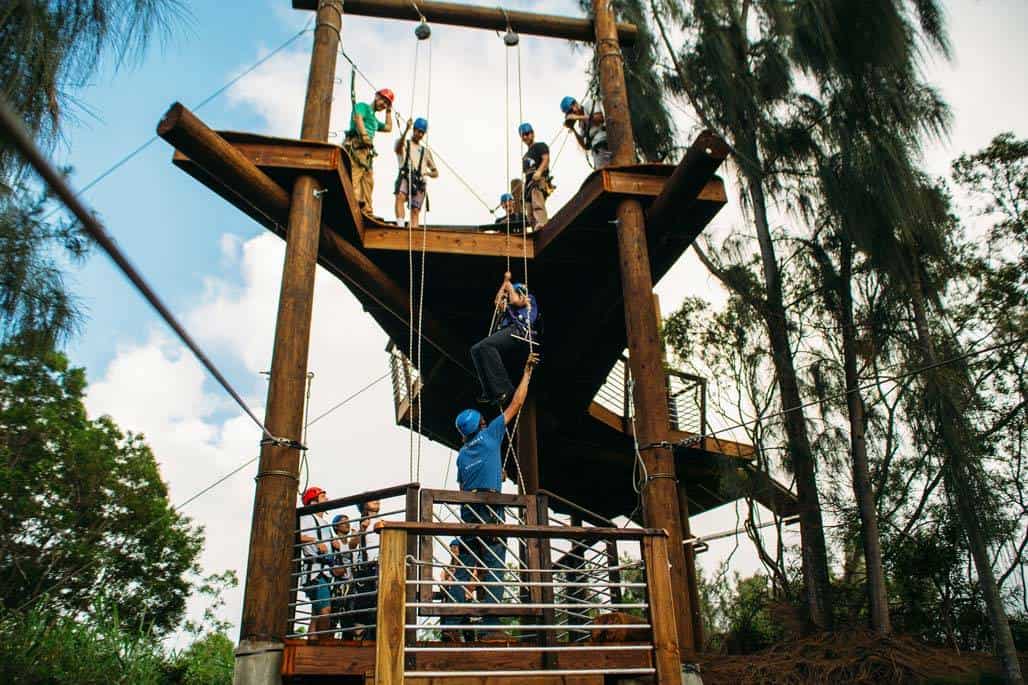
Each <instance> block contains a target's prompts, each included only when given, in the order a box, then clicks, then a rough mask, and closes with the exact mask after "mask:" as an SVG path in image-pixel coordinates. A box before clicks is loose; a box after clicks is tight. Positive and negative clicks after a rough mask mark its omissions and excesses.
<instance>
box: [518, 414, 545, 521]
mask: <svg viewBox="0 0 1028 685" xmlns="http://www.w3.org/2000/svg"><path fill="white" fill-rule="evenodd" d="M537 420H538V414H537V412H536V406H535V397H533V396H532V395H529V396H528V399H526V400H525V404H524V406H523V407H522V408H521V418H520V419H519V420H518V436H517V441H518V460H519V461H520V462H521V477H522V478H524V481H525V482H524V483H519V484H518V485H520V486H521V489H522V491H523V492H524V494H526V495H534V494H535V493H536V492H537V491H538V490H539V443H538V438H537V433H536V421H537ZM543 525H546V523H545V521H544V522H543Z"/></svg>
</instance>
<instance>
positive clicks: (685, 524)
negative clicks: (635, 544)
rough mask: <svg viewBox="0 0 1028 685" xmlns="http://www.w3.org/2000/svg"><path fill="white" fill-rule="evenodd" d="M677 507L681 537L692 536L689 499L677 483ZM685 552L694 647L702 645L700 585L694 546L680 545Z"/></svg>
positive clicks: (687, 590)
mask: <svg viewBox="0 0 1028 685" xmlns="http://www.w3.org/2000/svg"><path fill="white" fill-rule="evenodd" d="M678 508H679V511H681V514H682V536H683V539H686V540H687V539H689V538H691V537H692V531H691V529H690V527H689V499H688V498H687V497H686V494H685V486H684V485H682V484H681V483H679V484H678ZM682 552H683V553H684V554H685V585H686V587H685V591H686V592H688V593H689V609H690V612H689V618H690V619H691V620H692V635H693V644H694V645H695V646H696V649H697V650H698V649H700V648H701V647H702V646H703V615H702V614H701V613H700V587H699V583H698V582H697V579H696V547H695V545H682Z"/></svg>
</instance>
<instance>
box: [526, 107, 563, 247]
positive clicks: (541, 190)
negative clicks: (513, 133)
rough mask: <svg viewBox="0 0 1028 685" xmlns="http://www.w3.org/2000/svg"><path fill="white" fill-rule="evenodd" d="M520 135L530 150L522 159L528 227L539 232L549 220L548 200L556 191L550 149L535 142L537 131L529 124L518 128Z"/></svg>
mask: <svg viewBox="0 0 1028 685" xmlns="http://www.w3.org/2000/svg"><path fill="white" fill-rule="evenodd" d="M518 135H520V136H521V142H522V143H524V144H525V145H526V147H527V148H528V149H527V150H525V156H524V157H522V158H521V171H522V174H523V175H524V177H525V197H526V198H527V199H528V207H527V208H526V209H527V211H526V212H525V214H526V215H527V217H528V225H529V226H531V227H532V228H533V229H535V230H539V229H540V228H542V227H543V225H544V224H545V223H546V221H547V219H548V218H549V217H548V216H547V214H546V198H547V197H549V196H550V193H552V192H553V190H554V188H553V179H552V178H551V177H550V147H549V146H548V145H547V144H546V143H543V142H538V143H537V142H535V129H533V128H532V124H529V123H527V122H525V123H523V124H521V125H520V126H518Z"/></svg>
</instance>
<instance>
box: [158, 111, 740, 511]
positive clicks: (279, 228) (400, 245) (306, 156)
mask: <svg viewBox="0 0 1028 685" xmlns="http://www.w3.org/2000/svg"><path fill="white" fill-rule="evenodd" d="M162 135H165V134H163V133H162ZM217 135H220V136H221V138H223V139H224V140H225V141H227V142H228V143H230V144H231V146H232V147H233V148H235V150H237V151H238V152H239V153H241V154H242V156H243V157H245V160H247V161H248V162H249V163H250V164H252V165H254V166H256V168H257V169H259V171H257V169H253V167H250V169H251V171H250V172H248V173H250V174H251V175H252V174H254V173H256V174H258V175H259V174H260V172H263V173H264V174H266V175H267V177H270V179H271V180H272V181H273V182H274V183H275V184H277V185H279V186H280V187H281V188H282V189H284V190H285V191H286V192H288V191H290V189H291V188H292V184H293V182H294V180H295V179H296V177H297V176H298V175H300V174H312V175H314V176H315V177H316V178H317V180H318V181H319V183H321V184H322V185H323V187H324V188H325V191H326V192H325V194H324V195H323V196H322V200H323V202H324V203H325V204H324V210H323V228H322V245H321V249H320V252H319V263H320V264H321V265H322V266H323V267H325V268H326V269H327V270H328V271H329V272H330V273H332V274H333V275H335V276H337V277H338V278H340V280H342V281H343V283H345V284H346V286H347V287H348V288H349V289H350V290H351V292H353V294H354V296H355V297H357V299H358V300H359V301H360V302H361V303H362V305H363V307H364V309H365V310H366V311H367V312H368V313H370V314H371V315H372V316H373V317H374V318H375V320H376V321H377V322H378V323H379V325H380V326H381V327H382V328H383V330H384V331H385V332H386V333H387V334H388V335H389V336H390V337H391V338H392V339H393V340H394V341H399V344H400V345H401V347H405V346H406V341H407V338H408V325H409V311H408V308H409V303H408V268H409V266H408V247H409V244H410V242H413V244H414V245H415V246H416V248H420V244H421V243H420V240H421V239H422V237H424V239H425V240H426V250H427V257H426V267H425V292H424V303H425V309H424V312H423V315H422V318H423V326H422V334H423V337H424V341H425V344H424V345H423V347H422V354H423V358H422V360H421V375H422V378H421V382H422V385H423V396H422V406H423V416H422V417H421V425H422V431H423V433H424V434H425V435H427V436H428V437H430V438H432V439H434V440H436V441H438V442H441V443H443V444H446V445H449V446H451V447H457V446H458V445H457V438H458V436H457V434H456V431H455V430H454V429H453V417H454V416H455V415H456V414H457V413H458V412H459V411H460V410H461V409H462V408H465V407H474V406H477V404H476V399H477V397H478V395H479V394H480V388H479V385H478V381H477V379H476V378H475V374H474V372H473V368H472V363H471V359H470V355H469V350H470V348H471V346H472V344H474V343H475V342H476V341H477V340H479V339H480V338H482V337H483V336H484V335H485V334H486V332H487V330H488V327H489V322H490V318H491V316H492V298H493V295H494V294H495V291H496V288H497V287H498V285H499V283H500V280H501V279H502V275H503V272H504V270H505V269H506V265H507V255H508V254H509V255H511V257H512V259H511V266H512V269H513V271H514V278H515V279H516V280H519V281H527V282H528V283H529V285H530V287H531V289H532V291H533V292H534V293H535V294H536V296H537V298H538V300H539V305H540V310H541V312H542V314H543V317H544V320H545V346H544V348H543V364H542V366H541V367H540V368H539V370H538V372H537V373H536V376H535V378H534V379H533V384H532V389H533V395H534V397H535V398H536V402H537V408H538V444H539V454H540V478H541V485H542V487H545V488H547V489H549V490H553V491H556V492H560V493H562V494H565V495H566V496H567V497H569V498H571V499H574V500H575V501H577V502H579V503H581V504H582V505H583V506H586V507H588V508H590V509H593V510H594V511H597V512H599V513H601V514H604V515H608V516H614V515H618V514H625V513H627V512H629V511H631V510H632V509H634V508H635V506H636V502H635V501H634V499H633V498H632V495H631V489H630V488H628V487H626V484H627V483H629V482H630V480H631V466H632V463H633V456H632V450H631V443H630V441H627V440H626V436H625V433H624V431H623V430H618V431H613V430H611V428H610V426H609V425H606V423H605V421H604V420H603V418H602V417H598V416H596V412H595V411H593V410H592V407H591V405H592V398H593V396H594V395H595V393H596V391H597V389H598V388H599V387H600V385H602V383H603V382H604V380H605V378H606V376H607V374H608V372H609V371H610V369H611V367H612V366H613V365H614V364H615V363H616V362H617V361H618V359H619V358H620V355H621V354H622V351H623V350H624V348H625V344H626V336H625V328H624V316H623V312H622V309H623V308H622V302H621V299H622V298H621V283H620V268H619V263H618V250H617V230H616V226H615V222H614V221H613V219H614V216H615V208H616V206H617V203H618V202H619V201H620V200H621V199H623V198H626V197H633V198H636V199H639V200H640V201H641V202H642V204H643V206H644V208H645V209H646V211H647V212H648V217H647V224H648V229H647V237H648V242H649V248H650V250H649V252H650V261H651V264H650V268H651V271H652V274H653V278H654V281H655V282H656V281H659V279H660V278H662V277H663V276H664V275H665V274H666V273H667V272H668V270H669V269H670V268H671V267H672V265H673V264H674V263H675V262H676V261H677V260H678V259H679V258H680V257H681V255H682V253H683V252H684V251H685V250H686V249H687V248H688V247H689V245H690V244H691V243H692V241H693V240H694V239H695V238H696V236H697V235H699V233H700V232H701V231H702V230H703V228H704V227H705V226H706V225H707V224H708V223H709V222H710V220H711V219H712V218H713V217H714V215H716V214H717V212H718V211H719V210H720V209H721V207H722V206H724V204H725V202H726V196H725V190H724V184H723V183H722V181H721V179H720V178H718V177H717V176H716V175H715V172H716V170H717V169H718V167H719V166H720V164H721V163H722V161H723V160H724V159H725V158H726V156H727V154H728V149H727V147H726V146H725V145H724V143H723V141H721V139H720V138H718V137H717V136H715V135H714V134H712V133H704V134H701V135H700V136H699V137H698V138H697V140H696V141H695V142H694V143H693V145H692V146H691V147H690V148H689V149H688V150H687V152H686V154H685V156H684V158H683V160H682V161H681V163H680V164H678V165H663V164H643V165H634V166H627V167H611V168H606V169H602V170H598V171H595V172H593V173H592V174H590V175H589V176H588V177H587V178H586V179H585V180H584V182H583V183H582V186H581V188H580V189H579V191H578V192H577V193H576V194H575V195H574V197H572V198H571V200H570V201H569V202H568V203H567V205H565V206H564V207H562V208H551V211H552V212H553V215H552V218H551V220H550V221H549V222H548V223H547V225H546V226H545V227H543V228H542V229H541V230H539V231H537V232H535V233H530V234H528V235H527V236H518V235H512V236H510V237H509V239H508V236H507V235H506V234H504V233H486V232H485V231H484V230H483V229H486V228H490V227H489V226H488V225H487V226H484V227H483V226H430V227H428V228H427V230H426V231H425V232H424V233H422V232H420V231H415V232H413V233H411V232H409V231H408V230H406V229H404V228H400V227H397V226H395V225H391V224H387V223H384V222H380V221H376V220H372V219H368V218H365V217H362V216H361V214H360V213H359V212H358V211H357V205H356V201H355V199H354V193H353V188H352V186H351V184H350V178H349V169H348V164H349V160H348V157H347V155H346V154H345V152H343V150H342V149H341V148H340V147H338V146H337V145H332V144H327V143H320V142H313V141H301V140H289V139H282V138H271V137H267V136H258V135H253V134H248V133H237V132H230V131H225V132H220V133H219V134H217ZM165 137H166V138H168V139H169V140H170V139H172V138H171V137H170V136H167V135H166V136H165ZM194 149H198V148H194ZM174 163H175V164H176V165H177V166H179V167H180V168H182V169H183V170H185V171H186V172H187V173H189V174H191V175H192V176H194V177H195V178H197V179H198V180H199V181H200V182H202V183H204V184H205V185H207V186H209V187H210V188H211V189H212V190H214V191H215V192H216V193H218V194H219V195H221V196H222V197H224V198H225V199H226V200H228V201H229V202H231V203H232V204H233V205H235V206H236V207H238V208H239V209H241V210H242V211H243V212H245V213H246V214H248V215H249V216H251V217H252V218H253V219H254V220H255V221H257V222H258V223H260V224H262V225H264V226H266V227H267V228H269V229H270V230H272V231H274V232H275V233H277V234H278V235H280V236H282V235H284V225H285V216H284V215H283V214H282V212H281V211H269V210H268V208H267V207H268V205H267V202H266V201H264V200H263V198H261V197H260V196H259V195H257V194H256V192H255V191H254V190H252V188H251V187H250V186H248V185H246V184H245V183H240V182H238V181H237V182H236V185H235V186H233V187H228V186H227V185H225V182H222V181H221V180H219V179H218V178H215V176H214V175H212V174H211V173H209V172H208V170H207V169H205V168H204V167H203V166H201V165H200V164H198V163H196V162H194V161H193V159H191V158H190V157H189V156H187V155H185V154H183V153H182V152H176V153H175V155H174ZM245 164H246V161H243V162H239V165H245ZM262 203H263V204H262ZM523 251H527V253H528V262H529V266H528V274H525V273H524V272H523V267H522V259H521V258H520V257H521V255H522V254H523ZM514 257H517V258H516V259H514ZM384 361H385V360H384V359H383V362H384ZM510 371H511V375H512V376H513V377H514V380H516V377H517V375H518V374H519V373H520V369H510ZM703 455H707V456H703ZM723 457H727V458H729V459H733V460H741V461H747V460H748V455H747V454H746V453H745V449H743V448H741V447H740V446H738V445H736V444H734V443H728V442H718V441H705V442H704V443H703V444H702V445H700V446H699V448H697V449H691V450H688V451H686V452H685V453H684V454H683V459H682V460H680V466H679V475H680V477H684V478H685V479H686V482H687V484H690V488H691V481H692V480H693V479H694V478H700V479H701V480H702V481H703V482H702V483H698V485H703V489H705V490H706V491H707V492H710V493H715V494H716V493H719V492H721V490H722V488H721V486H720V480H721V479H720V477H718V476H717V475H716V471H717V468H722V467H723V464H721V465H716V464H712V463H709V462H711V461H712V460H714V461H717V460H718V459H720V458H723ZM697 465H699V466H697ZM715 467H716V468H715ZM696 490H697V492H701V489H700V488H697V489H696ZM690 492H692V490H690ZM723 494H724V493H723V492H721V494H719V495H718V494H716V496H713V497H704V496H702V495H697V501H696V502H693V503H692V504H693V506H694V507H695V508H694V509H692V510H691V511H692V513H699V512H700V511H703V510H705V509H706V508H709V507H710V506H716V505H718V504H721V503H723V502H724V501H725V500H724V498H723Z"/></svg>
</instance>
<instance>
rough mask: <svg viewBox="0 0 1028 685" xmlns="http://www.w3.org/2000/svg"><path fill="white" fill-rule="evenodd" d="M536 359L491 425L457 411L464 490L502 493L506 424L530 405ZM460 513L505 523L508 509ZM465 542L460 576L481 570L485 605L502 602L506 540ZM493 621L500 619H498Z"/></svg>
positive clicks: (483, 507) (464, 508)
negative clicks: (528, 403)
mask: <svg viewBox="0 0 1028 685" xmlns="http://www.w3.org/2000/svg"><path fill="white" fill-rule="evenodd" d="M537 361H538V357H537V356H536V355H534V354H530V355H528V360H527V361H526V362H525V370H524V372H523V373H522V374H521V382H520V383H519V384H518V387H517V390H515V391H514V396H513V397H511V399H510V404H509V405H507V408H506V409H504V410H503V411H502V412H501V413H500V414H499V415H498V416H497V417H496V418H495V419H493V420H492V421H490V422H489V423H486V421H485V419H484V418H483V417H482V414H481V413H480V412H478V411H477V410H475V409H465V410H464V411H462V412H461V413H460V414H458V415H457V420H456V422H455V424H456V426H457V431H458V432H459V433H460V435H461V439H462V440H463V441H464V444H463V446H462V447H461V448H460V453H459V454H458V455H457V482H458V484H459V485H460V489H461V490H463V491H465V492H478V493H483V495H485V497H488V494H489V493H498V492H500V486H501V485H502V482H503V462H502V454H501V448H502V446H503V438H504V436H505V434H506V431H505V427H506V426H507V425H509V424H511V423H512V422H513V421H514V419H515V418H516V417H517V415H518V412H519V411H521V407H522V406H523V405H524V404H525V398H526V397H527V396H528V384H529V382H530V381H531V380H532V370H533V369H534V368H535V365H536V362H537ZM460 517H461V520H462V521H463V522H464V523H470V524H481V523H484V524H502V523H503V522H504V511H503V507H502V506H499V505H492V504H487V503H485V502H482V503H471V504H463V505H461V508H460ZM461 542H462V546H461V550H460V561H461V566H460V567H458V569H457V577H458V579H459V580H460V581H462V582H471V573H470V570H471V569H477V570H478V571H479V573H478V582H479V583H482V590H483V592H482V593H481V601H482V603H483V604H501V603H502V602H503V594H504V593H503V589H504V588H503V586H502V585H501V584H500V583H502V582H503V571H504V559H505V558H506V549H507V548H506V546H505V545H504V540H502V539H500V538H496V537H491V536H482V535H466V536H463V538H462V540H461ZM492 620H494V621H495V620H498V617H494V618H493V619H492ZM483 637H485V638H488V637H489V636H486V635H484V636H483Z"/></svg>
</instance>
